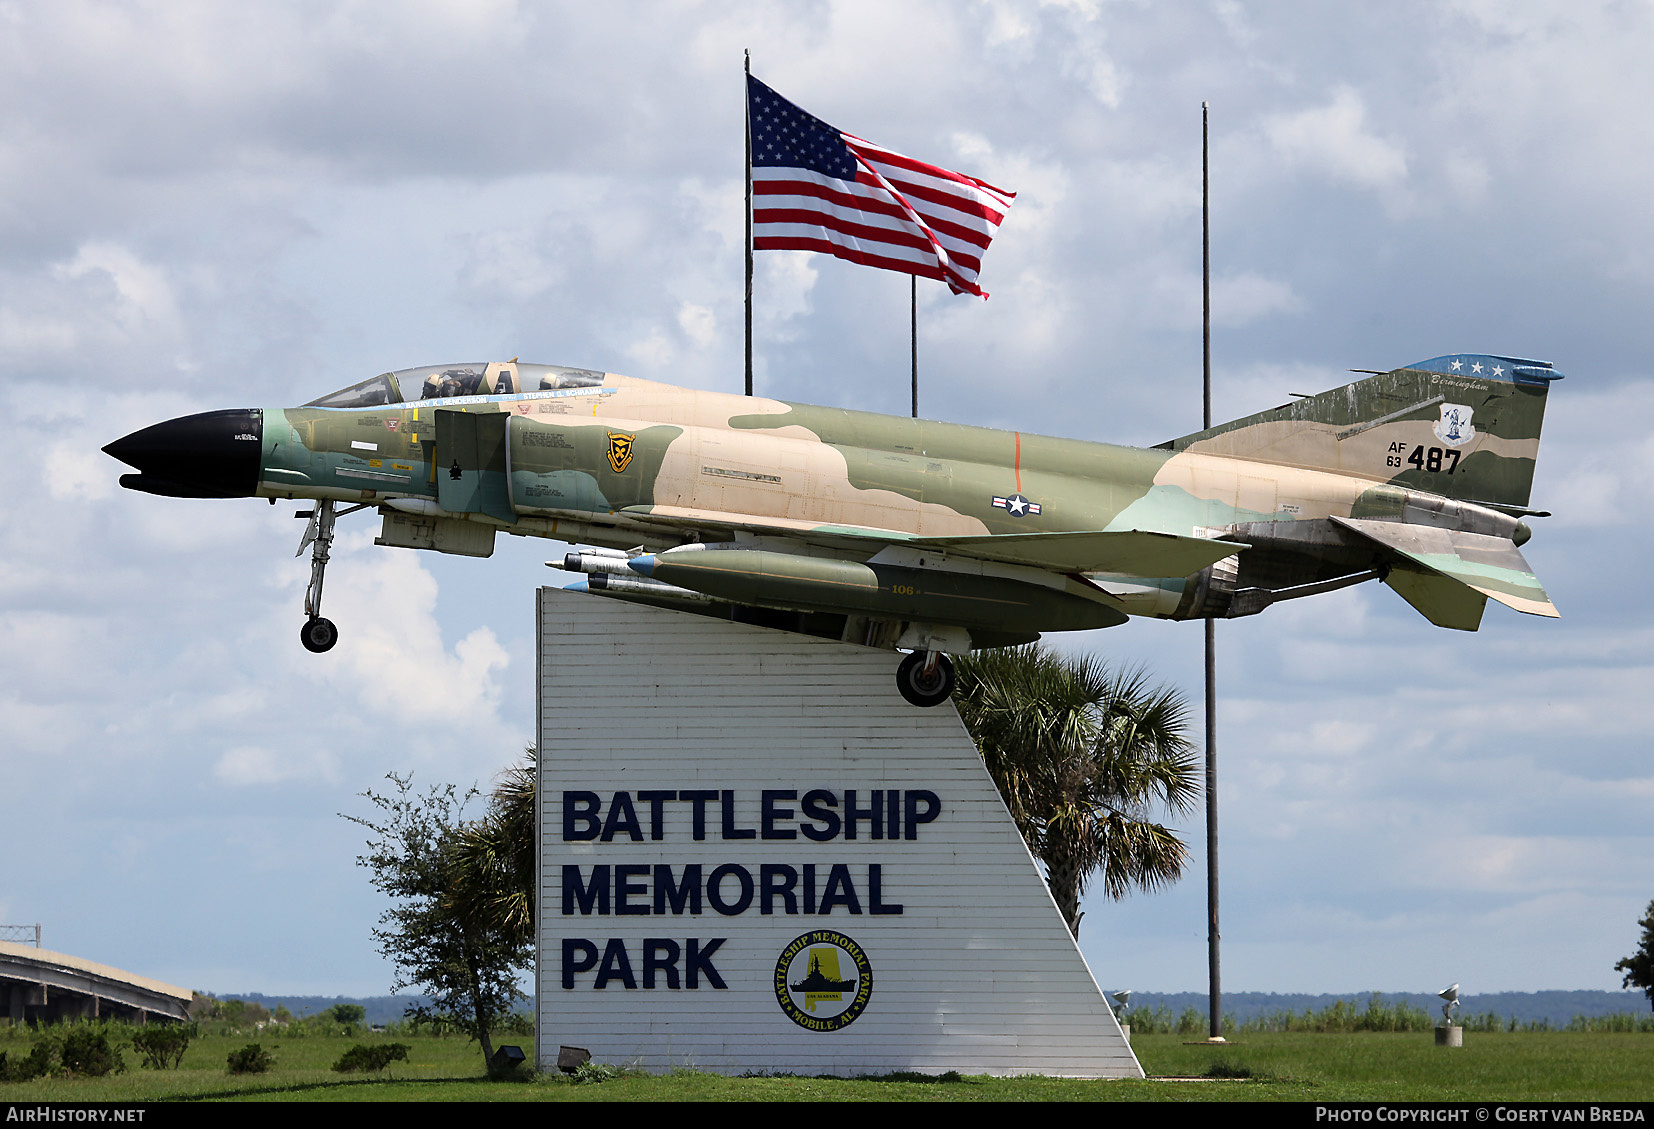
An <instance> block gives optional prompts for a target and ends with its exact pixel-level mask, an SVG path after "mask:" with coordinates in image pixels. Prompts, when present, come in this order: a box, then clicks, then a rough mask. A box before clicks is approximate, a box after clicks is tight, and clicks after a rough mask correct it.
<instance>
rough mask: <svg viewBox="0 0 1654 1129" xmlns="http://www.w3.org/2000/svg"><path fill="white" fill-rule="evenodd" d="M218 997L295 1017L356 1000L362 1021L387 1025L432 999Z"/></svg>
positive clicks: (240, 994) (234, 994) (242, 994)
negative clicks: (363, 1017)
mask: <svg viewBox="0 0 1654 1129" xmlns="http://www.w3.org/2000/svg"><path fill="white" fill-rule="evenodd" d="M217 998H218V999H221V1000H245V1001H246V1002H247V1003H249V1004H257V1005H258V1006H260V1007H263V1008H265V1009H266V1010H268V1011H271V1012H276V1011H279V1010H280V1009H282V1008H285V1009H286V1010H287V1011H289V1012H291V1013H292V1015H293V1016H294V1017H295V1018H298V1019H304V1018H306V1017H308V1016H312V1015H321V1014H322V1013H323V1012H326V1011H330V1010H332V1009H333V1008H334V1007H336V1006H338V1005H339V1004H355V1005H356V1006H358V1007H360V1008H362V1010H363V1011H364V1012H365V1013H366V1018H365V1019H364V1020H363V1022H364V1023H365V1024H366V1025H367V1026H369V1027H388V1026H390V1025H391V1024H393V1023H400V1022H402V1018H403V1014H404V1013H405V1012H406V1011H407V1010H408V1009H409V1008H410V1007H413V1006H415V1005H417V1004H425V1005H429V1004H430V1002H431V1001H430V1000H428V999H426V998H425V997H424V996H266V995H264V994H263V993H262V992H229V993H225V994H222V995H219V996H218V997H217Z"/></svg>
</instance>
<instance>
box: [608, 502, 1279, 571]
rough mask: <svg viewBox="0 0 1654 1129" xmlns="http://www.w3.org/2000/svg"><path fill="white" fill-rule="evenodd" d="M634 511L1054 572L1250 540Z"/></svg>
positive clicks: (1121, 567) (671, 520)
mask: <svg viewBox="0 0 1654 1129" xmlns="http://www.w3.org/2000/svg"><path fill="white" fill-rule="evenodd" d="M621 512H622V513H624V514H626V515H627V516H628V517H633V518H637V519H640V520H643V521H653V522H658V523H660V524H666V525H676V526H681V527H685V528H702V529H705V528H714V529H726V530H730V531H732V532H733V531H735V530H741V531H743V532H747V533H755V534H767V535H770V536H780V537H791V538H795V539H799V540H803V541H807V542H817V543H823V544H837V545H844V544H846V543H856V542H862V543H866V542H877V543H881V544H887V545H901V546H905V547H907V548H912V549H932V550H935V551H936V552H939V553H951V554H954V555H957V556H961V557H971V558H974V559H976V560H986V561H996V562H999V563H1001V564H1013V565H1024V566H1027V567H1031V568H1041V569H1046V570H1047V571H1050V572H1058V573H1065V574H1066V573H1076V572H1106V573H1113V574H1116V575H1119V576H1132V577H1167V576H1188V575H1189V574H1190V573H1194V572H1199V571H1200V570H1201V569H1203V568H1205V567H1206V566H1207V565H1209V564H1212V563H1213V562H1215V561H1220V560H1222V559H1223V558H1224V557H1228V556H1233V555H1234V554H1236V553H1238V552H1240V551H1242V550H1243V549H1246V548H1249V546H1247V545H1244V544H1240V543H1238V542H1233V541H1217V540H1212V539H1209V538H1205V537H1181V536H1178V535H1176V534H1172V533H1153V532H1148V531H1144V530H1136V529H1132V530H1123V531H1119V532H1107V531H1101V530H1098V531H1081V532H1076V533H1000V534H991V533H990V534H978V535H972V536H963V537H920V536H916V535H914V534H911V533H903V532H901V531H899V530H894V529H872V528H868V527H865V526H852V525H822V524H821V523H819V522H807V521H795V520H792V519H788V518H762V519H756V518H754V517H753V516H752V515H750V514H731V513H722V512H719V511H713V510H697V509H690V508H686V507H679V506H648V507H645V506H633V507H628V508H627V509H625V510H622V511H621Z"/></svg>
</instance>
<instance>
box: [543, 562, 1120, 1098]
mask: <svg viewBox="0 0 1654 1129" xmlns="http://www.w3.org/2000/svg"><path fill="white" fill-rule="evenodd" d="M539 603H540V607H539V615H540V628H539V632H540V634H539V748H540V766H539V773H540V775H539V781H540V793H539V794H540V806H541V812H540V829H541V856H540V878H539V933H540V938H539V954H538V969H537V987H536V1006H537V1031H538V1047H539V1059H540V1065H541V1067H542V1068H544V1069H550V1068H551V1067H552V1066H553V1065H554V1063H555V1061H556V1058H557V1050H558V1047H559V1046H560V1045H573V1046H579V1047H582V1048H585V1049H588V1050H590V1052H591V1053H592V1056H593V1058H594V1059H595V1060H597V1061H600V1062H607V1063H612V1064H615V1065H625V1066H639V1067H642V1068H644V1069H652V1070H664V1069H671V1068H676V1067H686V1066H687V1067H693V1068H697V1069H704V1070H714V1071H722V1072H735V1073H739V1072H745V1071H775V1072H797V1073H831V1074H847V1075H848V1074H864V1073H885V1072H889V1071H893V1070H914V1071H927V1072H940V1071H945V1070H957V1071H960V1072H961V1073H989V1074H1021V1073H1042V1074H1061V1075H1071V1076H1081V1077H1142V1069H1141V1068H1140V1067H1139V1066H1138V1064H1137V1060H1136V1059H1135V1058H1134V1057H1133V1056H1132V1053H1131V1049H1130V1047H1129V1046H1128V1045H1127V1044H1126V1042H1125V1040H1124V1039H1123V1038H1122V1037H1121V1035H1120V1030H1119V1027H1118V1025H1117V1024H1116V1023H1115V1021H1114V1017H1113V1015H1112V1014H1111V1013H1110V1012H1109V1010H1108V1008H1107V1006H1106V1005H1105V1003H1104V1000H1103V998H1102V994H1101V992H1099V991H1098V988H1097V985H1096V983H1095V982H1094V981H1093V979H1092V977H1091V974H1090V972H1089V971H1088V970H1087V968H1086V966H1085V962H1084V960H1083V958H1082V957H1081V956H1080V953H1079V951H1078V949H1077V948H1076V947H1075V945H1074V942H1073V940H1072V939H1071V938H1070V937H1069V935H1068V931H1067V929H1066V927H1065V926H1064V925H1063V923H1062V920H1061V918H1060V917H1059V915H1058V913H1057V910H1056V907H1055V905H1054V904H1053V903H1052V901H1051V898H1050V895H1049V894H1048V893H1047V891H1046V888H1045V884H1044V882H1043V881H1042V880H1041V878H1040V876H1039V873H1038V871H1037V869H1036V868H1035V864H1034V862H1033V860H1032V859H1031V858H1030V857H1029V855H1028V851H1027V849H1026V847H1025V846H1024V845H1023V843H1022V840H1021V838H1020V836H1019V835H1018V834H1017V831H1016V828H1015V827H1014V825H1013V824H1012V823H1011V820H1010V817H1009V815H1008V814H1007V813H1006V811H1005V808H1004V805H1003V803H1002V802H1001V801H1000V798H999V795H998V793H997V792H996V791H995V789H994V786H993V783H992V782H991V781H990V780H989V778H988V776H987V773H986V772H985V770H984V769H983V767H982V763H981V759H980V758H979V757H978V756H977V754H976V750H975V748H974V747H973V745H972V743H971V740H970V738H969V736H968V735H967V734H966V733H965V731H964V728H963V726H962V725H961V724H960V722H959V718H958V715H957V714H956V713H955V712H954V710H953V709H952V708H951V706H946V705H944V706H942V707H938V708H935V709H916V708H914V707H913V706H910V705H908V704H907V703H906V702H905V701H903V700H902V699H901V697H900V696H899V695H898V694H897V693H896V690H895V688H894V687H893V686H892V685H891V679H890V666H891V657H890V655H889V654H888V653H886V652H883V651H875V650H869V649H866V648H862V647H856V646H851V645H848V644H843V643H838V642H833V641H830V640H823V639H817V638H813V637H810V636H804V635H796V634H790V633H786V632H781V631H773V630H768V629H764V628H758V627H751V626H746V625H742V624H734V623H729V622H725V621H721V620H715V619H710V618H707V617H704V616H699V615H694V614H690V613H685V612H675V611H665V610H660V609H656V608H650V607H642V606H638V605H633V604H626V603H621V602H619V601H615V600H608V599H602V598H598V597H593V596H590V595H581V594H576V593H567V592H562V591H558V590H555V589H542V590H541V592H540V601H539Z"/></svg>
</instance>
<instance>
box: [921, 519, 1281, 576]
mask: <svg viewBox="0 0 1654 1129" xmlns="http://www.w3.org/2000/svg"><path fill="white" fill-rule="evenodd" d="M905 544H907V545H910V546H912V547H914V548H925V549H932V548H933V549H938V550H940V551H942V552H947V553H957V554H959V555H960V556H963V557H977V558H980V559H982V560H989V561H999V562H1001V563H1004V564H1019V565H1030V566H1032V567H1034V568H1043V569H1048V570H1050V571H1052V572H1063V573H1069V572H1108V573H1114V574H1116V575H1119V576H1135V577H1162V576H1188V575H1189V574H1190V573H1194V572H1199V571H1200V570H1201V569H1203V568H1205V567H1206V566H1207V565H1209V564H1212V563H1214V562H1216V561H1221V560H1222V559H1223V558H1224V557H1232V556H1234V555H1235V554H1236V553H1238V552H1240V551H1241V550H1243V549H1247V548H1250V547H1251V546H1249V545H1243V544H1240V543H1238V542H1234V541H1215V540H1211V539H1209V538H1205V537H1179V536H1177V535H1176V534H1173V533H1152V532H1146V531H1143V530H1138V529H1131V530H1124V531H1121V532H1118V533H1113V532H1101V531H1099V532H1079V533H1001V534H997V535H995V534H987V535H983V536H978V537H915V538H913V539H912V540H910V541H907V542H905Z"/></svg>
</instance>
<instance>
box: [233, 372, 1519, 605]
mask: <svg viewBox="0 0 1654 1129" xmlns="http://www.w3.org/2000/svg"><path fill="white" fill-rule="evenodd" d="M455 412H462V413H467V414H475V415H480V416H494V417H505V418H504V419H503V420H500V419H496V421H495V424H494V426H498V425H499V424H501V423H503V427H504V431H503V440H504V442H503V452H502V454H503V460H502V469H503V471H504V475H503V485H504V487H505V492H504V494H505V501H506V503H507V505H506V507H505V508H503V509H498V510H497V511H496V512H494V513H488V512H484V511H481V510H471V511H469V512H463V513H451V512H449V511H446V510H443V509H442V508H441V506H440V500H441V495H442V493H443V490H442V487H443V485H444V483H445V481H447V476H448V475H449V474H450V472H451V470H452V467H451V465H450V462H451V460H452V455H451V454H450V453H449V452H445V451H444V452H439V449H438V448H439V443H438V430H439V421H440V420H441V419H442V418H443V416H444V414H445V413H455ZM1375 492H1376V494H1375ZM257 493H258V494H259V495H260V496H265V497H292V498H300V497H317V498H333V499H336V500H338V501H342V502H343V501H349V502H376V503H383V502H387V501H394V500H414V501H418V502H422V503H425V505H426V506H427V507H435V508H429V509H426V511H425V512H429V513H438V512H441V513H443V514H444V515H446V516H450V517H462V518H464V519H465V520H471V521H480V522H483V523H487V524H492V525H495V526H498V527H500V528H504V529H506V530H507V531H509V532H512V533H517V534H526V535H540V536H547V537H556V538H559V539H565V540H573V541H580V542H584V543H592V544H599V545H610V546H614V547H629V546H633V545H639V544H647V545H652V546H658V545H659V544H661V543H662V540H663V524H662V523H663V521H667V520H670V519H673V518H677V519H681V521H682V523H683V527H684V528H690V527H703V526H706V525H708V524H710V525H718V524H727V525H729V526H730V527H731V528H732V529H733V528H736V527H738V526H739V525H740V524H741V523H742V522H743V521H744V522H745V523H747V524H752V525H766V526H772V527H774V528H776V529H795V530H797V531H798V532H800V533H806V532H808V533H814V534H816V535H818V536H819V535H823V534H830V533H831V531H832V530H833V529H835V528H838V527H846V528H854V529H873V530H889V531H895V532H898V533H903V534H909V535H912V536H916V537H945V536H963V535H973V534H975V535H980V534H1029V533H1055V532H1066V531H1099V530H1101V531H1126V530H1152V531H1157V532H1162V533H1173V534H1179V535H1184V536H1201V535H1213V531H1217V530H1223V529H1230V528H1233V527H1236V526H1245V527H1257V526H1261V525H1269V524H1275V523H1283V522H1284V523H1297V522H1308V521H1317V520H1324V519H1327V518H1330V517H1350V516H1352V515H1354V516H1361V514H1362V513H1363V512H1364V511H1368V510H1372V509H1375V508H1377V507H1380V506H1383V505H1389V506H1391V507H1392V508H1393V507H1394V506H1395V505H1396V504H1397V503H1398V499H1396V498H1395V497H1393V495H1395V494H1397V493H1398V491H1397V490H1396V488H1395V487H1392V486H1389V485H1386V484H1385V483H1384V482H1383V481H1375V480H1374V479H1369V478H1363V477H1357V476H1353V475H1350V474H1334V473H1328V472H1325V471H1317V470H1312V469H1305V468H1295V467H1288V466H1278V465H1269V464H1264V463H1257V462H1252V461H1249V460H1243V459H1235V458H1230V457H1224V456H1218V455H1202V454H1195V453H1190V452H1174V451H1169V450H1159V449H1142V448H1135V447H1125V446H1117V445H1113V444H1107V443H1096V442H1088V441H1084V440H1077V439H1063V438H1056V437H1052V436H1046V435H1033V434H1026V433H1022V432H1014V431H1002V430H995V429H992V428H984V427H971V426H966V425H961V424H952V423H940V422H935V421H929V420H911V419H905V418H901V417H893V416H885V415H878V414H874V413H869V412H857V411H849V410H845V409H837V408H824V407H816V406H811V405H805V404H796V403H789V402H785V401H780V400H772V399H766V398H759V397H744V396H736V395H729V394H724V393H717V392H706V391H696V390H688V389H681V388H675V387H672V386H670V385H664V384H658V383H654V382H651V381H646V380H639V379H635V378H628V377H624V376H617V375H612V374H611V375H606V376H605V377H604V378H603V381H602V383H601V384H599V385H596V386H588V387H573V388H561V389H547V390H542V391H528V392H516V393H506V394H494V395H470V396H455V397H439V398H434V399H430V400H425V401H420V402H416V403H401V404H382V405H371V406H366V407H346V408H329V407H303V408H290V409H286V410H271V409H266V410H265V412H264V426H263V437H262V443H261V456H260V471H259V484H258V490H257ZM1407 493H1410V494H1412V495H1415V496H1419V497H1426V496H1427V495H1422V494H1421V493H1420V492H1417V491H1411V492H1407ZM1378 495H1384V497H1379V496H1378ZM1447 504H1448V505H1449V506H1450V507H1451V508H1453V509H1454V510H1455V511H1456V513H1457V515H1458V516H1457V520H1456V527H1458V528H1465V529H1469V530H1471V531H1474V532H1486V533H1504V534H1505V535H1507V536H1509V535H1512V534H1513V532H1514V530H1515V528H1516V522H1515V521H1514V519H1512V518H1510V517H1507V516H1505V515H1503V514H1500V513H1496V512H1494V511H1492V510H1486V509H1482V508H1481V507H1475V506H1469V505H1466V504H1463V503H1456V502H1453V503H1447ZM404 508H406V507H404ZM667 541H668V543H669V536H668V537H667ZM864 555H865V554H864ZM1360 563H1361V562H1360V561H1358V560H1355V559H1351V560H1349V561H1347V562H1344V563H1343V564H1340V565H1339V566H1337V567H1335V568H1334V569H1333V570H1332V572H1331V573H1328V570H1327V569H1326V568H1321V569H1320V570H1318V571H1317V574H1316V575H1313V576H1312V575H1309V574H1308V573H1306V574H1305V575H1304V576H1303V577H1301V578H1300V579H1301V580H1303V581H1309V580H1314V579H1324V577H1325V575H1331V574H1336V572H1338V571H1340V570H1342V571H1354V570H1355V569H1356V568H1357V567H1359V565H1360ZM1090 579H1092V580H1094V581H1095V582H1096V583H1097V584H1098V585H1099V586H1101V587H1102V588H1104V589H1105V590H1107V591H1108V592H1109V593H1110V594H1111V595H1112V596H1113V597H1114V598H1115V599H1117V600H1119V601H1120V603H1121V604H1122V607H1123V610H1125V611H1127V612H1128V613H1130V614H1138V615H1153V616H1176V617H1179V618H1181V617H1183V616H1188V615H1191V614H1198V609H1195V608H1192V607H1190V606H1189V598H1190V597H1191V595H1192V587H1191V585H1190V584H1189V583H1187V578H1184V577H1168V578H1163V579H1154V578H1148V579H1145V578H1140V577H1133V578H1129V579H1128V578H1120V577H1109V576H1108V575H1106V574H1092V575H1091V577H1090Z"/></svg>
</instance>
